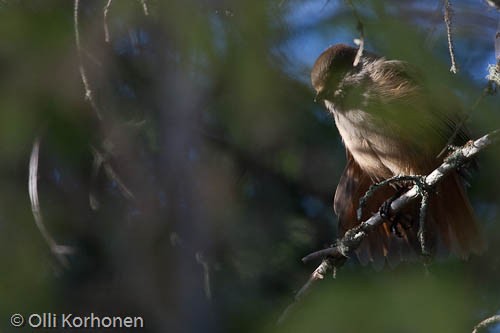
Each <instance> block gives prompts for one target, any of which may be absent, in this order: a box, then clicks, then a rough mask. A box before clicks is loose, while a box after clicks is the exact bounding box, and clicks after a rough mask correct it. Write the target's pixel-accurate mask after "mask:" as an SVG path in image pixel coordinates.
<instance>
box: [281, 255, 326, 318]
mask: <svg viewBox="0 0 500 333" xmlns="http://www.w3.org/2000/svg"><path fill="white" fill-rule="evenodd" d="M331 268H332V265H331V262H330V260H329V259H325V260H323V262H321V265H319V266H318V268H316V269H315V270H314V272H312V274H311V275H310V276H309V280H308V281H307V282H306V283H305V284H304V285H303V286H302V288H300V290H299V291H298V292H297V293H296V294H295V297H294V302H293V303H291V304H290V305H288V306H287V308H286V309H285V311H283V313H282V314H281V316H280V317H279V319H278V322H277V324H278V325H279V324H282V323H283V322H284V321H285V320H286V319H287V318H288V315H289V314H290V313H291V312H292V310H293V309H294V308H295V306H296V305H297V304H298V303H299V301H300V300H301V299H302V297H303V296H304V295H305V294H306V293H307V292H308V291H309V290H310V288H311V286H312V285H313V284H314V282H316V281H317V280H321V279H323V277H324V275H325V274H326V273H328V271H329V270H330V269H331Z"/></svg>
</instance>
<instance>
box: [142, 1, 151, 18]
mask: <svg viewBox="0 0 500 333" xmlns="http://www.w3.org/2000/svg"><path fill="white" fill-rule="evenodd" d="M141 5H142V9H143V10H144V15H146V16H149V9H148V3H147V1H146V0H141Z"/></svg>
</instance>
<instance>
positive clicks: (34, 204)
mask: <svg viewBox="0 0 500 333" xmlns="http://www.w3.org/2000/svg"><path fill="white" fill-rule="evenodd" d="M39 153H40V137H36V138H35V141H34V142H33V149H32V151H31V156H30V164H29V178H28V192H29V196H30V201H31V212H32V213H33V218H34V219H35V224H36V226H37V228H38V230H39V231H40V233H41V234H42V237H43V239H44V240H45V242H46V243H47V245H48V246H49V248H50V251H51V252H52V253H53V254H54V256H55V257H56V258H57V260H59V263H60V264H61V265H62V266H63V267H64V268H69V262H68V259H67V258H66V255H67V254H71V253H73V252H74V249H73V248H71V247H68V246H63V245H58V244H57V243H56V241H55V240H54V238H53V237H52V236H51V235H50V233H49V232H48V230H47V228H46V227H45V224H44V223H43V217H42V212H41V209H40V201H39V199H38V160H39V155H40V154H39Z"/></svg>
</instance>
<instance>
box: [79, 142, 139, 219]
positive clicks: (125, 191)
mask: <svg viewBox="0 0 500 333" xmlns="http://www.w3.org/2000/svg"><path fill="white" fill-rule="evenodd" d="M91 149H92V154H93V155H94V163H93V166H92V178H91V184H95V182H96V179H97V176H98V174H99V169H100V168H101V166H104V171H105V172H106V175H107V176H108V177H109V179H111V180H113V181H114V182H115V183H116V185H117V186H118V189H119V190H120V192H121V194H122V195H123V196H124V197H125V198H126V199H128V200H135V196H134V194H133V193H132V191H131V190H130V189H129V188H128V187H127V186H126V185H125V183H124V182H123V181H122V180H121V178H120V177H119V176H118V174H117V173H116V172H115V170H114V169H113V167H112V166H111V164H110V162H109V159H108V158H106V157H105V156H104V154H102V153H100V152H99V151H98V150H97V149H96V148H94V147H91ZM89 201H90V206H91V207H92V209H94V210H96V209H98V207H99V201H98V200H97V198H96V195H95V188H93V187H91V189H90V193H89Z"/></svg>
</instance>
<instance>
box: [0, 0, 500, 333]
mask: <svg viewBox="0 0 500 333" xmlns="http://www.w3.org/2000/svg"><path fill="white" fill-rule="evenodd" d="M106 2H107V1H95V0H92V1H90V0H81V3H80V8H79V24H78V28H79V35H80V42H81V52H80V56H81V64H82V65H83V68H84V70H85V71H86V76H87V80H88V82H89V87H90V89H91V91H92V93H93V97H92V100H93V102H94V103H95V105H96V107H94V108H93V107H92V106H91V103H89V101H88V100H87V101H86V100H85V98H84V97H85V89H84V86H83V84H82V79H81V77H80V72H79V68H80V59H79V56H78V52H77V48H76V45H75V22H74V16H73V10H74V8H73V6H74V4H73V2H72V1H62V0H61V1H56V0H46V1H42V0H33V1H14V0H12V1H9V0H1V1H0V320H1V323H0V330H1V331H2V332H4V331H5V332H10V331H14V330H16V329H14V328H12V327H10V325H9V318H10V316H11V314H13V313H21V314H30V313H43V312H52V313H74V314H82V315H86V314H87V315H88V314H89V313H90V312H94V313H95V314H97V315H101V316H104V315H123V316H124V315H132V316H142V317H143V318H144V321H145V326H146V328H145V329H144V331H149V332H221V331H224V332H274V331H283V332H306V331H308V332H332V331H336V332H470V331H471V330H472V327H473V326H474V325H475V324H476V323H477V322H479V321H480V320H482V319H484V318H486V317H489V316H491V315H493V314H495V313H497V311H499V308H500V285H499V284H498V281H499V273H500V256H499V253H500V227H499V224H498V220H499V214H498V211H499V196H500V195H499V189H500V178H499V176H498V170H499V167H500V159H499V156H500V155H499V153H500V150H499V147H498V146H494V147H490V148H489V149H488V150H487V151H486V152H484V153H483V154H482V155H481V161H480V164H481V167H480V170H479V172H477V173H476V174H474V176H473V178H472V179H471V188H470V189H469V194H470V197H471V201H472V203H473V205H474V207H475V210H476V212H477V215H478V218H479V219H480V220H481V223H482V225H483V226H484V230H485V235H486V238H487V240H488V243H489V247H488V250H487V251H486V252H485V253H484V255H482V256H480V257H477V256H473V257H471V258H470V259H469V260H468V261H465V262H464V261H460V260H458V259H456V258H445V259H441V260H437V261H435V262H434V263H433V264H432V265H431V267H430V271H431V275H430V276H429V277H426V275H425V273H424V268H423V265H422V264H421V263H418V262H413V263H406V264H401V265H399V266H398V267H397V268H395V269H389V268H387V267H386V268H385V269H384V270H383V271H382V272H376V271H375V270H374V269H373V268H371V267H362V266H360V265H359V263H358V262H357V260H356V259H355V258H353V259H352V260H350V261H349V262H348V263H347V264H346V266H345V267H344V268H343V269H342V270H341V271H340V272H339V274H338V278H337V280H333V279H332V278H331V277H330V276H328V277H327V278H326V279H325V280H324V281H322V282H320V283H318V285H317V286H315V288H313V291H312V293H311V294H309V295H308V296H307V297H305V298H304V299H303V300H302V301H301V302H300V304H299V305H298V307H297V309H296V311H295V312H293V313H292V314H291V316H290V317H289V319H288V321H287V322H285V324H284V325H283V326H279V327H278V326H275V322H276V320H277V319H278V317H279V315H280V313H281V311H283V310H284V309H285V308H286V306H287V305H288V304H289V303H290V302H292V300H293V295H294V293H295V292H296V291H297V290H298V289H299V288H300V287H301V286H302V284H303V283H304V282H305V281H306V280H307V279H308V276H309V274H310V272H312V271H313V270H314V269H315V267H316V264H318V263H312V264H308V265H304V264H302V263H301V261H300V258H302V257H303V256H304V255H306V254H308V253H310V252H313V251H316V250H318V249H321V248H323V247H325V246H327V245H329V244H331V243H332V242H333V241H334V240H335V238H336V224H337V220H336V217H335V215H334V213H333V209H332V199H333V194H334V191H335V188H336V185H337V182H338V179H339V176H340V172H341V171H342V169H343V167H344V164H345V156H344V155H345V151H344V148H343V146H342V143H341V140H340V138H339V135H338V133H337V131H336V129H335V126H334V122H333V118H332V116H331V115H329V114H328V113H327V112H326V111H325V110H324V108H323V107H322V106H321V105H318V104H314V102H313V98H314V94H313V90H312V88H311V86H310V83H309V72H310V69H311V66H312V63H313V62H314V60H315V58H316V57H317V56H318V55H319V54H320V53H321V52H322V51H323V50H324V49H325V48H326V47H328V46H329V45H331V44H334V43H338V42H345V43H349V44H353V42H352V41H353V39H354V38H358V37H359V32H358V31H357V30H356V25H357V20H356V16H355V14H354V13H353V10H352V8H351V7H350V6H349V4H348V3H347V2H343V1H326V0H325V1H324V0H318V1H292V0H254V1H194V0H191V1H186V0H184V1H175V0H172V1H147V5H148V14H149V15H145V12H144V10H143V7H142V6H141V2H140V1H132V0H130V1H124V0H115V1H113V2H112V3H111V6H110V7H109V10H108V15H107V25H108V28H109V36H110V41H109V42H106V41H105V35H104V23H103V22H104V21H103V8H104V6H105V5H106ZM452 4H453V10H454V15H453V37H454V42H455V47H456V49H455V52H456V56H457V62H458V64H459V65H460V73H459V74H457V75H452V74H450V73H449V67H450V60H449V53H448V44H447V39H446V28H445V25H444V22H443V15H442V1H368V0H367V1H354V6H355V8H356V9H357V10H358V12H359V15H360V17H361V20H362V22H363V27H364V32H365V38H366V49H368V50H370V51H373V52H376V53H378V54H383V55H384V56H386V57H387V58H391V59H405V60H408V61H409V62H411V63H413V64H415V65H417V66H419V67H420V68H421V70H422V71H425V72H426V73H427V74H428V75H432V77H433V80H434V82H436V83H439V84H442V85H446V86H449V87H450V88H451V89H453V90H455V92H456V94H457V96H459V97H457V98H460V99H461V100H462V102H463V105H464V110H470V109H471V107H472V105H473V104H474V102H475V101H476V100H477V99H478V97H479V96H480V94H481V91H482V89H483V88H484V87H485V86H486V84H487V79H486V78H485V76H486V75H487V66H488V64H495V63H496V60H495V49H494V37H495V34H496V31H497V25H498V21H499V18H500V13H499V12H498V11H497V10H495V9H494V8H492V7H489V6H488V5H487V3H486V1H453V3H452ZM498 105H499V97H498V95H494V96H487V97H485V98H483V99H482V101H481V102H480V103H479V104H478V105H477V107H476V108H475V109H474V111H472V112H471V120H470V124H469V125H470V127H471V128H472V132H473V133H474V136H475V137H478V136H480V135H482V134H485V133H487V132H489V131H491V130H493V129H495V128H499V127H500V126H499V124H500V122H499V118H500V113H499V112H498V111H499V108H498ZM97 113H99V115H100V118H99V117H98V116H97ZM36 137H40V140H41V146H40V157H39V170H38V188H39V192H38V194H39V197H40V204H41V212H42V214H43V218H44V222H45V224H46V227H47V228H48V230H49V232H50V234H51V235H52V237H54V238H55V240H56V241H57V242H58V244H60V245H66V246H70V247H71V248H72V249H73V250H74V254H72V255H69V256H67V259H68V261H69V265H68V267H67V268H65V267H64V266H63V265H61V262H60V261H59V260H57V258H56V257H55V256H54V255H53V254H52V253H51V251H50V249H49V247H48V246H47V244H46V242H45V241H44V239H43V238H42V236H41V234H40V232H39V231H38V229H37V227H36V225H35V223H34V219H33V216H32V213H31V207H30V199H29V195H28V170H29V159H30V153H31V149H32V146H33V142H34V140H35V138H36ZM95 151H97V152H98V153H97V155H96V154H95V153H93V152H95ZM96 156H98V157H102V158H103V159H104V163H103V164H102V166H101V168H99V169H98V173H97V174H96V170H97V169H95V168H93V163H94V161H95V157H96ZM106 170H107V171H106ZM111 170H112V172H111ZM93 173H94V174H96V175H95V176H93ZM120 182H122V183H123V185H124V186H125V187H126V188H127V189H128V190H129V191H130V193H128V192H127V191H126V190H124V187H123V186H121V185H120ZM130 194H132V196H133V197H132V196H131V195H130ZM90 195H92V196H93V197H94V198H95V199H96V201H97V202H98V206H99V207H98V209H92V208H91V206H90V203H89V200H90V199H89V196H90ZM95 206H97V203H96V205H95ZM96 208H97V207H96ZM207 274H208V276H209V279H208V280H207V278H206V276H207ZM207 281H208V284H209V286H210V288H209V290H208V289H207V287H206V286H205V285H206V283H207ZM207 293H209V294H210V296H211V297H210V298H208V297H207ZM21 330H24V331H28V330H30V329H29V328H24V329H21ZM493 331H494V330H493V329H492V330H491V332H493ZM497 331H498V332H500V329H497Z"/></svg>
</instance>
